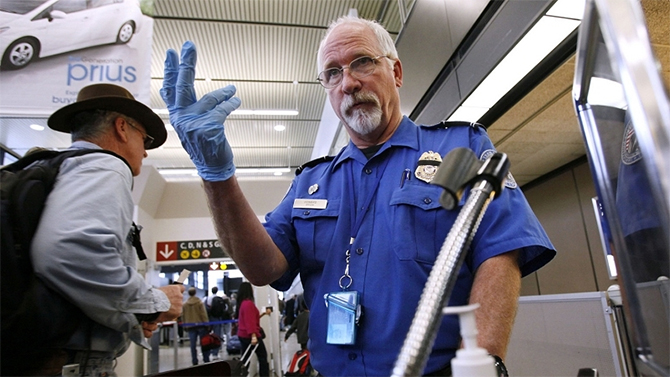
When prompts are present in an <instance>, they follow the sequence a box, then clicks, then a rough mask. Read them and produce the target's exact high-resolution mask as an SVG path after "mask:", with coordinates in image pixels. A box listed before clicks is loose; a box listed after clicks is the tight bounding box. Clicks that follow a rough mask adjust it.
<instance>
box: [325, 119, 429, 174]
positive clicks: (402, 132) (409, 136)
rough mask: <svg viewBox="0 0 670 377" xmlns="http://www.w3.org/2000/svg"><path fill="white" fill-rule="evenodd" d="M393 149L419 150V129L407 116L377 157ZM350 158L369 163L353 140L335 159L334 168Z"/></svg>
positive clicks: (378, 152)
mask: <svg viewBox="0 0 670 377" xmlns="http://www.w3.org/2000/svg"><path fill="white" fill-rule="evenodd" d="M392 147H406V148H412V149H415V150H418V149H419V127H418V126H417V125H416V124H415V123H414V122H412V121H411V120H410V119H409V118H408V117H406V116H403V117H402V120H401V121H400V125H398V128H397V129H396V130H395V132H394V133H393V135H391V138H390V139H389V140H388V141H386V142H385V143H384V145H383V146H382V147H381V148H380V149H379V150H378V151H377V153H376V154H375V156H377V155H379V154H380V153H383V152H384V151H385V150H387V149H389V148H392ZM350 158H351V159H354V160H356V161H359V162H361V163H366V162H367V161H368V160H367V158H365V156H364V155H363V152H361V150H360V149H358V147H357V146H355V145H354V143H353V142H352V141H351V140H349V144H348V145H347V146H346V147H345V148H344V149H342V151H341V152H340V153H339V154H338V155H337V157H335V161H334V163H333V166H334V168H337V167H339V165H340V164H341V163H342V162H344V161H346V160H348V159H350ZM373 158H374V157H373Z"/></svg>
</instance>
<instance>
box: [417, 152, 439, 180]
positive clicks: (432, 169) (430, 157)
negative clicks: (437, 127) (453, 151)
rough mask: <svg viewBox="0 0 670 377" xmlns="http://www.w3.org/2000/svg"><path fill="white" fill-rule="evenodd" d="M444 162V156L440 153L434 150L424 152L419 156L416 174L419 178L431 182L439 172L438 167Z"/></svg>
mask: <svg viewBox="0 0 670 377" xmlns="http://www.w3.org/2000/svg"><path fill="white" fill-rule="evenodd" d="M441 162H442V157H440V154H439V153H435V152H433V151H428V152H423V154H422V155H421V157H419V162H418V166H417V167H416V170H415V171H414V176H415V177H417V178H418V179H420V180H422V181H424V182H427V183H430V181H432V180H433V177H435V173H437V168H438V167H439V166H440V163H441Z"/></svg>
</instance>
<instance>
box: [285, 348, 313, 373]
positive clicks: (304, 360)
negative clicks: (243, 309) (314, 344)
mask: <svg viewBox="0 0 670 377" xmlns="http://www.w3.org/2000/svg"><path fill="white" fill-rule="evenodd" d="M309 356H310V355H309V350H299V351H297V352H296V353H295V354H293V358H292V359H291V363H290V364H289V366H288V369H287V370H286V373H284V376H286V377H289V376H309V375H311V373H312V364H310V360H309Z"/></svg>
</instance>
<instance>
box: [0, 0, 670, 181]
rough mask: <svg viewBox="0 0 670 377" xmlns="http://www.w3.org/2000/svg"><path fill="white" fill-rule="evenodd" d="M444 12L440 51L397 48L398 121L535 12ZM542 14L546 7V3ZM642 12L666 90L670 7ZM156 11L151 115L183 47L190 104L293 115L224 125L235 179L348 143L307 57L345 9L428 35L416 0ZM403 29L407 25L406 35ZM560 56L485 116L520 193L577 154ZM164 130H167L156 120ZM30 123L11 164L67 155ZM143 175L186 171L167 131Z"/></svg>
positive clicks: (13, 130) (647, 6)
mask: <svg viewBox="0 0 670 377" xmlns="http://www.w3.org/2000/svg"><path fill="white" fill-rule="evenodd" d="M432 3H435V2H432ZM444 3H445V7H446V8H449V7H451V9H457V10H458V11H456V12H454V13H453V14H452V15H451V16H446V17H447V19H448V21H449V22H450V25H449V28H450V29H449V30H450V37H449V38H450V40H449V41H448V44H449V45H450V46H451V47H450V49H440V48H435V47H433V46H431V45H430V44H429V43H426V44H422V43H412V44H411V45H410V46H407V45H408V44H409V43H407V39H408V38H406V40H405V46H404V47H403V48H400V47H399V52H400V59H401V60H402V61H403V70H404V73H405V82H404V86H403V88H401V99H402V101H403V112H405V113H406V115H409V116H412V117H413V118H416V117H417V116H418V118H419V120H420V121H421V120H422V117H421V116H420V114H419V112H420V111H423V112H424V114H425V111H426V109H427V107H428V106H435V105H434V104H433V105H431V104H430V101H429V100H430V97H431V96H432V95H433V94H435V92H436V88H435V84H436V82H438V81H439V80H438V76H439V74H444V69H442V67H445V66H447V65H449V64H454V57H458V56H461V57H462V55H463V54H464V52H465V49H466V48H472V46H474V45H475V44H476V43H477V42H478V41H480V40H481V39H483V38H479V34H482V33H485V31H486V30H487V25H489V24H491V23H493V22H495V19H496V16H497V13H502V11H503V8H504V5H501V4H507V3H511V4H512V5H514V4H515V3H516V5H517V6H519V4H523V6H524V7H526V8H527V5H528V4H533V3H542V1H533V2H525V1H521V0H512V1H502V2H500V1H498V2H488V1H483V0H468V1H467V2H464V1H462V0H459V1H453V0H444ZM496 3H497V4H496ZM524 3H525V4H524ZM544 3H545V5H543V7H544V8H547V7H548V6H549V5H551V3H552V1H550V0H547V1H545V2H544ZM641 3H642V5H643V8H644V10H645V16H646V17H647V24H648V27H649V30H650V32H649V34H650V37H651V41H652V45H653V47H654V50H655V52H656V54H657V56H658V59H659V61H660V62H661V66H662V72H663V75H664V79H665V82H666V85H670V78H669V77H670V68H669V67H670V22H668V20H669V19H670V15H669V12H670V11H669V9H670V6H669V5H668V4H670V2H668V1H666V0H644V1H642V2H641ZM154 4H155V14H154V31H153V45H152V61H151V76H152V78H151V103H150V106H151V107H152V108H155V109H160V108H163V109H164V108H165V105H164V103H163V101H162V100H161V99H160V96H159V94H158V92H159V89H160V87H161V85H162V79H163V61H164V57H165V51H166V50H167V49H168V48H173V49H176V50H179V49H180V47H181V45H182V43H183V42H184V41H186V40H192V41H194V42H195V44H196V46H197V48H198V65H197V68H196V78H197V82H196V91H197V93H198V96H202V95H203V94H205V93H207V92H209V91H211V90H213V89H215V88H219V87H222V86H224V85H227V84H234V85H235V86H236V87H237V89H238V96H239V97H240V98H242V106H241V108H244V109H295V110H298V112H299V114H298V115H297V116H257V115H255V116H249V115H237V116H231V117H229V119H228V120H227V121H226V134H227V135H228V138H229V141H230V144H231V145H232V147H233V153H234V155H235V164H236V166H237V167H238V168H269V167H271V168H281V167H289V168H291V169H292V170H293V169H295V168H296V167H297V166H299V165H301V164H303V163H305V162H306V161H309V160H310V159H312V158H313V157H315V156H318V155H322V154H326V153H330V154H332V153H334V151H335V150H337V149H339V148H340V147H341V146H342V145H344V144H345V143H346V142H347V139H346V138H345V137H344V136H343V135H344V133H343V132H341V130H339V126H338V125H337V124H335V126H333V125H332V123H333V121H332V116H329V114H328V111H325V112H324V105H325V104H326V100H327V99H326V93H325V91H324V90H323V88H322V87H321V86H320V85H319V84H318V83H317V82H316V81H315V77H316V74H317V72H316V71H317V69H316V51H317V49H318V44H319V42H320V40H321V38H322V36H323V35H324V33H325V30H326V28H327V26H328V24H329V23H330V21H332V20H334V19H336V18H337V17H339V16H342V15H345V14H347V13H348V12H349V10H350V9H352V8H353V9H356V10H357V12H358V15H359V16H360V17H363V18H369V19H376V20H378V21H379V22H380V23H381V24H382V25H384V26H385V27H386V28H387V30H388V31H389V32H390V33H391V35H392V36H393V37H394V38H398V39H399V42H401V41H402V38H403V33H405V32H406V31H405V30H403V28H405V27H406V28H407V29H408V30H409V26H410V25H411V27H412V30H415V32H416V33H421V32H422V33H424V34H423V35H427V34H425V33H429V34H430V33H431V29H432V28H433V26H432V25H430V22H422V17H423V16H422V17H418V16H417V15H416V13H417V7H415V6H416V5H417V4H427V3H426V0H418V1H414V0H272V1H271V0H154ZM459 12H460V13H459ZM429 16H430V15H428V16H426V17H429ZM402 19H406V20H407V23H406V25H405V26H404V24H403V22H402V21H401V20H402ZM528 22H529V23H530V22H531V21H528ZM508 23H509V22H508ZM520 23H521V22H520ZM418 29H424V30H423V31H420V30H419V31H416V30H418ZM501 38H502V36H501ZM427 42H428V41H427ZM445 43H446V42H445ZM493 47H496V46H493ZM564 49H565V48H564ZM445 50H446V51H449V56H446V57H445V56H441V57H440V58H439V59H437V58H433V57H432V54H435V53H436V51H438V52H437V53H438V54H442V55H444V54H445V52H444V51H445ZM566 51H568V53H566ZM566 51H563V53H562V54H561V55H559V56H560V59H555V60H557V61H558V62H559V63H560V64H558V65H557V66H555V67H551V68H549V69H546V70H545V72H543V73H542V74H540V75H536V80H535V81H536V82H533V83H529V84H528V85H527V89H526V90H525V91H522V92H520V93H521V94H518V93H517V95H516V97H515V98H514V101H513V102H510V103H509V104H508V105H506V106H504V107H499V108H498V109H497V111H498V113H497V114H494V116H489V117H488V119H490V123H489V124H486V125H487V126H489V128H488V130H489V134H490V136H491V139H492V140H493V142H494V144H495V145H496V148H497V149H498V150H499V151H501V152H504V153H507V154H508V155H509V157H510V160H511V162H512V172H513V174H514V176H515V178H516V180H517V181H518V182H519V183H520V184H521V185H523V184H525V183H528V182H530V181H533V180H534V179H537V178H539V177H542V176H543V175H545V174H547V173H549V172H551V171H553V170H555V169H557V168H559V167H561V166H564V165H565V164H567V163H569V162H571V161H574V160H576V159H579V158H581V157H583V156H584V154H585V148H584V143H583V138H582V135H581V132H580V130H579V126H578V123H577V118H576V116H575V111H574V108H573V101H572V93H571V90H572V80H573V75H574V45H573V46H572V48H571V50H570V47H569V46H568V47H567V50H566ZM405 57H407V59H405ZM440 59H442V60H443V61H441V60H440ZM429 62H430V63H429ZM431 64H432V65H431ZM435 64H438V65H439V67H438V69H437V71H435V69H433V71H435V72H433V71H431V70H430V69H428V68H427V67H428V66H429V65H430V66H435ZM414 78H417V79H414ZM417 82H418V84H417ZM0 107H1V104H0ZM329 118H331V119H329ZM164 119H165V121H166V122H168V120H167V117H166V116H165V117H164ZM439 120H441V119H435V120H434V122H437V121H439ZM32 123H41V124H46V119H44V118H42V119H36V118H16V117H6V116H5V117H2V118H1V119H0V124H1V125H2V127H1V128H2V130H1V131H0V143H2V144H3V145H4V146H5V147H7V148H9V149H11V150H13V151H15V152H16V153H18V154H23V153H25V151H26V150H27V149H28V148H30V147H32V146H35V145H40V146H42V147H50V148H66V147H67V146H68V145H69V138H68V136H67V135H64V134H60V133H57V132H54V131H51V130H49V129H47V130H45V131H43V132H42V133H41V134H40V135H37V134H36V131H33V130H31V129H30V128H29V125H30V124H32ZM422 123H423V122H422ZM278 124H281V125H284V126H285V130H284V131H276V130H275V129H274V127H275V126H276V125H278ZM328 124H330V125H328ZM320 129H321V131H320ZM315 145H316V146H317V147H318V148H317V149H315ZM145 164H149V165H153V166H155V167H156V168H157V169H159V170H160V169H169V168H190V167H193V165H192V163H191V162H190V160H189V158H188V156H187V154H186V152H185V151H184V150H183V148H182V147H181V145H180V142H179V140H178V138H177V136H176V134H175V133H174V131H171V132H169V135H168V140H167V142H166V143H165V145H164V147H162V148H160V149H155V150H151V151H149V157H148V158H147V159H146V160H145Z"/></svg>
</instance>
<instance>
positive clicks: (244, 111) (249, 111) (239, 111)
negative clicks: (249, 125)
mask: <svg viewBox="0 0 670 377" xmlns="http://www.w3.org/2000/svg"><path fill="white" fill-rule="evenodd" d="M152 110H153V112H154V113H156V114H157V115H169V114H170V112H169V111H168V109H152ZM299 113H300V112H299V111H298V110H283V109H266V110H262V109H261V110H254V109H237V110H234V111H233V112H232V113H230V115H276V116H296V115H298V114H299Z"/></svg>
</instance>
